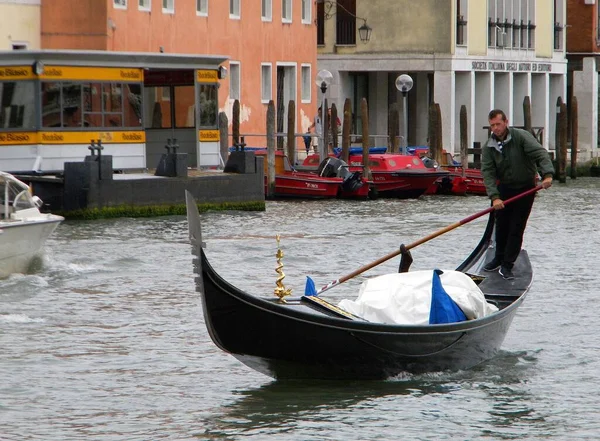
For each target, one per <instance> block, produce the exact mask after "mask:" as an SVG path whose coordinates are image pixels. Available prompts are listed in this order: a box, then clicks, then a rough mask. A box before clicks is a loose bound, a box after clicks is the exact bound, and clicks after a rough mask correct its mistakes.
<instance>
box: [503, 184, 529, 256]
mask: <svg viewBox="0 0 600 441" xmlns="http://www.w3.org/2000/svg"><path fill="white" fill-rule="evenodd" d="M530 188H533V187H525V188H518V189H513V188H506V187H503V186H502V185H500V186H499V187H498V190H499V191H500V199H502V200H503V201H506V200H507V199H509V198H511V197H513V196H516V195H518V194H521V193H523V192H524V191H527V190H529V189H530ZM534 199H535V193H533V194H531V195H528V196H524V197H522V198H519V199H517V200H516V201H514V202H511V203H510V204H507V205H505V206H504V208H503V209H502V210H497V211H496V258H497V259H498V260H499V261H500V262H502V265H504V266H506V267H508V268H512V267H513V265H514V263H515V260H517V257H518V256H519V253H520V252H521V245H523V234H524V233H525V227H526V226H527V219H528V218H529V213H531V207H532V206H533V200H534Z"/></svg>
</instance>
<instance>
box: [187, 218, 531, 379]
mask: <svg viewBox="0 0 600 441" xmlns="http://www.w3.org/2000/svg"><path fill="white" fill-rule="evenodd" d="M188 208H189V207H188ZM188 218H189V214H188ZM194 222H195V223H198V225H197V228H198V230H197V232H196V233H195V234H194V235H192V223H194ZM194 222H192V221H190V237H191V238H192V243H193V246H194V254H196V255H197V256H198V257H197V259H196V260H195V262H196V264H195V266H196V274H198V276H199V277H197V290H198V291H199V292H200V293H201V294H202V307H203V313H204V318H205V322H206V326H207V329H208V331H209V334H210V336H211V338H212V340H213V341H214V342H215V344H216V345H217V346H218V347H220V348H221V349H222V350H224V351H226V352H229V353H231V354H232V355H234V356H235V357H236V358H237V359H238V360H240V361H241V362H242V363H244V364H246V365H247V366H249V367H251V368H253V369H255V370H257V371H259V372H261V373H263V374H265V375H268V376H270V377H273V378H278V379H292V378H293V379H300V378H312V379H385V378H390V377H395V376H398V375H401V374H403V373H406V372H410V373H423V372H438V371H444V370H460V369H468V368H471V367H473V366H475V365H478V364H480V363H482V362H484V361H486V360H489V359H490V358H492V357H494V356H495V355H496V354H497V352H498V351H499V350H500V347H501V345H502V342H503V341H504V338H505V336H506V334H507V332H508V329H509V327H510V325H511V322H512V319H513V317H514V315H515V313H516V311H517V309H518V307H519V306H520V305H521V303H522V302H523V300H524V297H525V295H524V294H525V293H526V292H527V289H528V288H529V285H530V283H531V276H532V275H531V265H530V263H529V259H528V257H527V253H526V252H525V251H523V252H522V253H521V256H520V257H519V259H518V260H517V266H516V267H515V271H519V274H522V275H523V276H522V277H520V278H518V279H516V280H515V281H505V280H503V279H502V278H501V277H500V276H499V275H498V274H497V273H494V274H491V275H490V276H489V277H487V278H486V279H485V280H484V281H483V282H482V283H481V284H480V288H481V289H482V291H483V292H484V293H485V294H486V296H487V297H488V299H489V300H490V301H495V302H496V303H497V304H498V305H499V307H500V308H501V310H500V311H499V312H497V313H494V314H492V315H489V316H487V317H484V318H481V319H476V320H469V321H465V322H460V323H451V324H443V325H426V326H405V325H387V324H381V323H370V322H366V321H361V320H350V319H347V318H341V317H334V316H332V315H330V314H325V313H323V312H321V311H318V310H316V309H314V308H313V307H311V305H310V304H307V303H306V302H304V301H301V300H300V299H292V300H289V301H288V302H287V303H280V302H279V301H278V300H277V299H275V298H274V299H273V300H271V299H265V298H260V297H257V296H254V295H250V294H248V293H246V292H244V291H242V290H240V289H238V288H236V287H235V286H233V285H231V284H230V283H228V282H227V281H225V280H224V279H222V278H221V277H220V276H219V275H218V274H217V272H216V271H215V270H214V269H213V268H212V266H211V265H210V263H209V261H208V259H207V257H206V255H205V253H204V250H203V249H202V247H201V245H200V244H201V239H200V234H201V233H200V230H199V218H198V220H196V221H194ZM492 225H493V219H491V220H490V222H489V224H488V229H487V230H486V233H485V234H486V236H487V238H484V239H482V241H481V243H480V244H479V246H478V248H477V249H476V250H475V251H474V252H473V253H472V254H471V256H469V258H468V259H467V260H466V261H465V262H464V263H463V264H462V265H461V266H459V269H460V270H462V271H467V270H473V269H476V268H477V265H479V267H480V266H481V262H483V261H484V260H485V255H486V253H488V252H489V251H490V249H489V239H490V237H491V230H492V229H493V228H492Z"/></svg>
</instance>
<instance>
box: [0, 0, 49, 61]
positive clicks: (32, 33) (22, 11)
mask: <svg viewBox="0 0 600 441" xmlns="http://www.w3.org/2000/svg"><path fill="white" fill-rule="evenodd" d="M41 3H42V0H20V1H19V0H0V50H19V49H39V48H40V39H41V33H40V22H41V21H40V15H41V12H40V8H41Z"/></svg>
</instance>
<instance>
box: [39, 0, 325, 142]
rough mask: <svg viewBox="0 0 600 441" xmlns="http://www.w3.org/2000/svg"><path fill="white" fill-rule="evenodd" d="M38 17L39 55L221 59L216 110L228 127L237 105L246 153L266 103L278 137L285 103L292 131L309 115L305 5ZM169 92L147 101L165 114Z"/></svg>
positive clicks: (158, 3)
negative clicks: (223, 71) (291, 110)
mask: <svg viewBox="0 0 600 441" xmlns="http://www.w3.org/2000/svg"><path fill="white" fill-rule="evenodd" d="M41 13H42V14H41V27H42V29H41V30H42V32H41V41H42V43H41V44H42V48H44V49H77V50H102V51H119V52H155V53H165V54H202V55H219V56H225V57H226V58H228V61H226V62H225V64H224V65H225V66H226V67H227V69H228V71H229V75H228V77H227V78H225V79H223V80H222V81H221V82H220V84H221V88H220V90H219V108H220V110H222V111H225V112H226V113H227V115H228V117H229V122H230V124H231V121H232V107H233V103H234V101H235V100H236V99H238V100H239V101H240V108H241V111H240V133H242V134H246V135H247V137H246V140H245V141H246V144H247V145H249V146H252V145H257V146H265V141H264V136H258V135H259V134H264V133H266V112H267V105H268V103H269V101H270V100H273V101H274V102H275V105H276V108H277V109H280V111H279V112H278V115H277V120H278V124H277V128H276V130H277V131H278V132H284V131H286V130H287V124H288V113H287V110H288V103H289V101H290V100H294V101H295V104H296V105H295V117H294V119H295V124H296V131H297V132H303V131H305V130H306V129H307V128H308V127H309V125H310V124H311V123H312V120H313V116H314V114H315V113H316V100H315V86H314V76H315V74H316V72H315V69H316V25H315V22H314V5H313V2H312V1H310V0H229V1H223V0H80V1H78V2H77V7H76V8H75V7H72V0H44V1H43V2H42V8H41ZM172 92H173V90H172V89H169V90H168V89H165V88H163V89H161V90H160V91H159V90H155V91H154V92H153V93H154V98H153V99H154V100H156V102H158V103H160V104H161V106H163V107H167V108H168V107H169V106H168V105H167V104H166V103H169V102H172V101H171V100H172V99H173V97H172ZM175 98H176V97H175ZM173 107H174V105H173ZM173 107H172V108H171V111H172V112H174V110H173ZM165 110H166V109H165ZM162 114H163V115H164V114H165V112H164V111H163V112H162ZM172 124H173V127H176V122H175V121H172Z"/></svg>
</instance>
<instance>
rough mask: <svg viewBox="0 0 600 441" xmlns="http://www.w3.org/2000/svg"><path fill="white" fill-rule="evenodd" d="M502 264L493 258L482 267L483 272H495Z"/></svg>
mask: <svg viewBox="0 0 600 441" xmlns="http://www.w3.org/2000/svg"><path fill="white" fill-rule="evenodd" d="M501 263H502V262H500V260H498V259H496V258H495V257H494V258H493V259H492V260H490V261H489V262H488V263H486V264H485V265H484V266H483V270H484V271H496V270H497V269H498V268H500V265H501Z"/></svg>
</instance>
